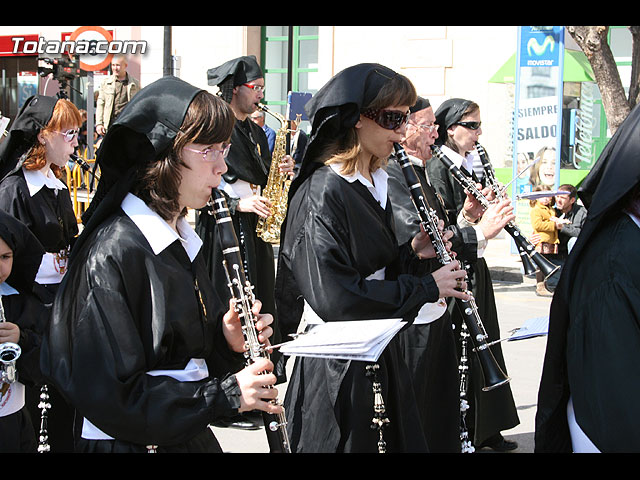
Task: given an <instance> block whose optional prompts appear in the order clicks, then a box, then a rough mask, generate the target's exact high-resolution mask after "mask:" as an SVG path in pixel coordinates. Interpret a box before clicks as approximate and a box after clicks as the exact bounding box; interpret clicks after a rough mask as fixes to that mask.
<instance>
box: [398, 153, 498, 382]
mask: <svg viewBox="0 0 640 480" xmlns="http://www.w3.org/2000/svg"><path fill="white" fill-rule="evenodd" d="M394 149H395V153H396V156H395V158H396V161H397V162H398V164H399V165H400V167H402V173H403V175H404V178H405V180H406V182H407V185H408V186H409V191H410V192H411V199H412V200H413V204H414V206H415V208H416V211H417V212H418V216H419V218H420V223H421V225H422V227H423V228H424V230H425V231H426V232H427V234H428V235H429V238H430V239H431V243H432V244H433V246H434V249H435V251H436V255H437V258H438V261H439V262H440V263H441V264H442V265H447V264H449V263H451V262H452V261H457V260H455V259H454V258H453V257H452V256H451V255H450V254H449V252H448V251H447V249H446V246H445V242H444V239H443V238H442V235H441V233H440V229H439V228H438V223H439V220H440V219H439V218H438V216H437V214H436V211H435V210H434V209H433V208H431V207H430V206H429V205H428V204H427V200H426V197H425V194H424V191H423V189H422V185H421V184H420V179H419V178H418V175H417V174H416V171H415V170H414V168H413V165H412V164H411V160H409V157H408V156H407V154H406V152H405V151H404V149H403V148H402V146H400V145H399V144H397V143H396V144H394ZM465 293H467V295H468V296H469V300H463V299H461V298H456V299H455V301H456V303H457V304H458V307H459V309H460V311H461V313H462V317H463V320H464V323H465V325H466V326H467V329H468V330H469V334H470V337H471V340H472V342H473V344H474V347H475V348H474V350H475V352H476V353H477V355H478V359H479V361H480V366H481V368H482V375H483V378H484V380H485V382H484V383H485V386H484V387H483V390H484V391H489V390H493V389H494V388H497V387H499V386H501V385H504V384H506V383H508V382H509V381H510V379H509V377H507V376H506V375H505V373H504V372H503V371H502V369H501V368H500V365H498V362H497V361H496V359H495V357H494V356H493V353H492V352H491V349H490V348H489V345H488V343H487V340H488V335H487V332H486V331H485V329H484V325H483V323H482V320H481V319H480V314H479V312H478V307H477V305H476V302H475V298H474V296H473V293H472V292H471V291H469V290H467V291H466V292H465Z"/></svg>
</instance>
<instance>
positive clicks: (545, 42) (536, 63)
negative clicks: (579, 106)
mask: <svg viewBox="0 0 640 480" xmlns="http://www.w3.org/2000/svg"><path fill="white" fill-rule="evenodd" d="M563 64H564V27H562V26H521V27H520V28H519V29H518V51H517V61H516V98H515V115H514V122H513V124H514V135H513V142H514V145H513V155H514V158H513V178H515V181H513V182H512V186H511V189H512V190H511V198H512V199H513V201H514V208H515V212H516V223H517V224H518V226H519V227H520V230H521V231H522V232H523V234H524V235H526V236H527V237H530V235H531V233H533V228H532V227H531V218H530V209H531V204H530V201H529V200H528V199H518V197H519V196H520V195H522V194H526V193H529V192H532V191H537V190H540V189H548V190H556V189H557V187H558V181H559V178H560V153H561V136H562V93H563V88H562V85H563ZM512 252H513V253H516V252H517V248H516V246H515V244H512Z"/></svg>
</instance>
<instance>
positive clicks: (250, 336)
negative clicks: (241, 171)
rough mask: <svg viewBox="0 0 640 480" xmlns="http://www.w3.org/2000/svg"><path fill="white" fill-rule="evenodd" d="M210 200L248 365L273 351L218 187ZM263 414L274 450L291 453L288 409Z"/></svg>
mask: <svg viewBox="0 0 640 480" xmlns="http://www.w3.org/2000/svg"><path fill="white" fill-rule="evenodd" d="M210 203H211V209H212V213H211V214H212V215H214V217H215V219H216V223H217V225H218V231H219V238H220V244H221V246H222V253H223V257H224V259H223V264H224V268H225V272H226V275H227V285H228V286H229V290H230V292H231V296H232V297H233V298H234V300H235V309H236V311H237V312H238V315H239V317H240V321H241V324H242V332H243V335H244V339H245V343H246V351H245V353H244V355H245V359H246V364H247V365H251V364H252V363H254V362H255V361H256V360H258V359H259V358H269V352H268V351H267V350H266V349H265V346H264V344H261V343H260V341H259V339H258V333H259V332H258V330H257V329H256V327H255V323H256V320H257V319H256V317H255V314H254V313H253V312H252V307H253V305H254V303H255V296H254V294H253V285H251V283H250V282H249V280H248V278H247V276H246V273H245V271H244V268H243V266H242V265H243V262H242V255H241V253H240V246H239V242H238V238H237V236H236V232H235V230H234V228H233V221H232V218H231V215H230V213H229V208H228V206H227V201H226V199H225V197H224V194H222V192H220V191H219V190H217V189H215V188H214V189H213V190H212V192H211V202H210ZM270 388H275V387H270ZM272 402H273V403H274V404H277V403H278V401H277V400H272ZM261 413H262V418H263V421H264V426H265V431H266V434H267V441H268V443H269V449H270V451H271V452H272V453H291V447H290V443H289V436H288V434H287V422H286V416H285V413H284V410H283V412H282V413H280V414H272V413H267V412H261Z"/></svg>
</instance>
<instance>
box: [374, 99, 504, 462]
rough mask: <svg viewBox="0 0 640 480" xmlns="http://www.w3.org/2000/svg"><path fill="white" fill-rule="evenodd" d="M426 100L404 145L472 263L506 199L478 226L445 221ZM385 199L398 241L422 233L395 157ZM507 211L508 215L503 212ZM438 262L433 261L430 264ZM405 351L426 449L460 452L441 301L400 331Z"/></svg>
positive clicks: (452, 238) (493, 231) (499, 220)
mask: <svg viewBox="0 0 640 480" xmlns="http://www.w3.org/2000/svg"><path fill="white" fill-rule="evenodd" d="M435 121H436V117H435V115H434V113H433V108H432V107H431V104H430V102H429V100H427V99H425V98H421V97H419V98H418V102H417V103H416V105H414V106H413V107H412V108H411V113H410V116H409V117H408V124H407V128H406V134H405V138H404V140H403V142H402V145H403V147H404V149H405V152H406V153H407V155H408V156H409V159H410V160H411V162H412V164H413V166H414V170H415V172H416V175H417V177H418V179H419V180H420V184H421V186H422V190H423V191H424V194H425V197H426V203H427V204H428V206H429V207H431V208H433V209H434V210H435V211H436V214H437V215H438V217H439V218H440V219H441V220H443V222H444V225H445V227H446V230H447V231H448V232H447V233H446V236H447V237H448V241H449V242H451V250H452V251H454V252H455V253H456V258H457V259H458V260H468V261H472V260H473V259H474V258H477V256H478V251H482V249H483V248H484V246H485V245H486V240H488V239H490V238H493V237H495V236H496V235H497V234H498V233H499V232H500V231H501V230H502V228H503V227H504V225H506V223H507V222H508V221H509V219H513V218H514V217H513V215H511V214H510V213H509V212H511V210H512V207H511V206H510V205H509V202H508V201H507V202H504V203H503V204H496V205H495V206H494V207H492V208H491V209H490V210H488V211H487V212H486V214H485V216H484V217H483V220H482V222H480V223H479V224H478V225H477V226H468V225H464V226H458V225H456V224H449V219H448V217H447V214H446V210H445V208H444V205H443V203H442V201H441V199H440V197H439V196H438V195H437V194H436V191H435V189H434V188H433V186H432V185H431V183H430V181H429V177H428V175H427V173H426V166H427V164H428V163H429V162H437V161H438V160H435V159H433V157H432V153H431V148H430V147H431V145H433V144H434V142H435V141H436V139H437V138H438V125H437V124H436V123H435ZM387 173H388V174H389V181H388V185H389V187H388V188H389V199H390V201H391V204H392V206H393V213H394V220H395V226H396V236H397V241H398V244H399V245H401V244H402V243H405V242H406V241H407V240H408V239H409V238H413V236H415V235H416V234H417V233H418V232H419V231H420V218H419V217H418V215H417V213H416V209H415V206H414V205H413V203H412V200H411V198H412V197H411V193H410V190H409V185H407V183H406V180H405V177H404V174H403V173H402V168H401V167H400V165H399V164H398V163H397V162H396V161H395V159H394V157H392V158H391V159H390V160H389V163H388V165H387ZM466 207H467V208H468V209H469V213H468V215H470V216H477V215H478V213H477V212H478V211H479V210H478V209H479V208H480V206H479V205H478V203H477V202H475V200H473V201H472V200H470V201H469V202H468V203H467V205H466ZM503 212H505V213H507V215H502V213H503ZM440 266H441V265H440V264H439V263H438V261H436V260H433V263H432V265H431V266H430V268H431V269H432V270H433V271H435V270H436V269H437V268H439V267H440ZM398 335H399V337H400V340H401V345H402V348H403V354H404V357H405V360H406V362H407V366H408V367H409V369H410V372H411V375H412V379H413V384H414V390H415V392H416V396H417V400H418V407H419V409H420V414H421V422H422V425H423V429H424V433H425V437H426V438H427V443H428V445H429V450H430V451H431V452H433V453H460V452H461V442H460V406H459V396H460V379H459V375H458V358H457V354H456V343H455V342H456V338H454V332H453V330H452V329H451V316H450V314H449V312H448V310H447V303H446V301H445V300H444V299H441V300H440V301H438V302H436V303H429V304H425V305H423V306H422V308H421V309H420V311H419V312H418V315H417V317H416V318H415V320H414V322H413V324H412V325H411V326H410V327H409V328H408V329H405V330H403V331H402V332H400V333H399V334H398Z"/></svg>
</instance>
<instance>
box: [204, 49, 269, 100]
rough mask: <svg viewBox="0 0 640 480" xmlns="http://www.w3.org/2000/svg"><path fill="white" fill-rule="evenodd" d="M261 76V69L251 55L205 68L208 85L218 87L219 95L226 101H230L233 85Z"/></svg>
mask: <svg viewBox="0 0 640 480" xmlns="http://www.w3.org/2000/svg"><path fill="white" fill-rule="evenodd" d="M263 76H264V75H263V73H262V69H261V68H260V65H259V64H258V61H257V60H256V57H254V56H253V55H246V56H244V57H238V58H234V59H232V60H229V61H227V62H225V63H223V64H222V65H220V66H218V67H213V68H210V69H209V70H207V81H208V83H209V85H217V86H218V87H220V92H221V96H222V98H223V99H224V100H225V101H226V102H227V103H229V102H231V95H232V90H233V87H237V86H238V85H242V84H243V83H248V82H251V81H253V80H256V79H258V78H263Z"/></svg>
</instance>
